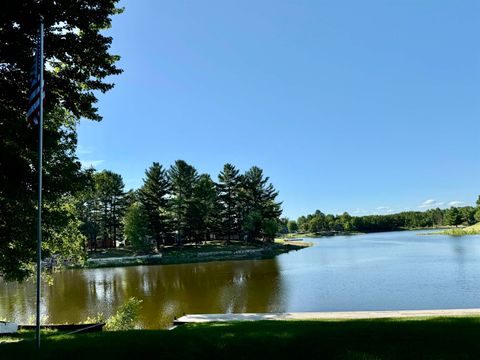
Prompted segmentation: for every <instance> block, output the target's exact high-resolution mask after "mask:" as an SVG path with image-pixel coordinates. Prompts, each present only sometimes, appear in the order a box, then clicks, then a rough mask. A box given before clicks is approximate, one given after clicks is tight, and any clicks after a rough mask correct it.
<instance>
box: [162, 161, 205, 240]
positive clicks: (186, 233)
mask: <svg viewBox="0 0 480 360" xmlns="http://www.w3.org/2000/svg"><path fill="white" fill-rule="evenodd" d="M168 176H169V179H170V184H171V204H172V214H173V219H172V220H173V224H174V227H175V229H176V231H177V237H176V242H177V244H178V245H181V244H183V243H184V242H185V241H188V240H190V239H191V238H192V237H193V235H194V224H193V223H192V222H191V221H190V220H191V219H192V216H193V215H194V212H195V209H194V202H195V199H194V195H195V188H196V185H197V182H198V172H197V170H196V169H195V168H194V167H193V166H192V165H189V164H187V163H186V162H185V161H183V160H177V161H175V164H174V165H172V166H171V167H170V170H169V171H168Z"/></svg>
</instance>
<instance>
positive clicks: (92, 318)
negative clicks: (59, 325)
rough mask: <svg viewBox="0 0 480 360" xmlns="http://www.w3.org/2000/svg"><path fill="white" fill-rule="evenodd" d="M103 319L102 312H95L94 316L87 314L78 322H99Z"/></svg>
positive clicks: (102, 321) (103, 320)
mask: <svg viewBox="0 0 480 360" xmlns="http://www.w3.org/2000/svg"><path fill="white" fill-rule="evenodd" d="M105 321H106V320H105V316H104V315H103V313H97V315H95V316H88V317H87V318H86V319H85V320H84V321H81V322H80V324H99V323H104V322H105Z"/></svg>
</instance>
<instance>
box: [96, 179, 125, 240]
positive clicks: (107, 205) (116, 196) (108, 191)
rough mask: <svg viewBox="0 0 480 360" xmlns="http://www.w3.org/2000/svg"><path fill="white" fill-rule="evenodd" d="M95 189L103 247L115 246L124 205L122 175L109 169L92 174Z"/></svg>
mask: <svg viewBox="0 0 480 360" xmlns="http://www.w3.org/2000/svg"><path fill="white" fill-rule="evenodd" d="M94 179H95V190H96V194H97V197H98V201H99V207H100V209H101V212H102V215H101V233H102V240H103V246H104V247H110V248H113V247H116V241H117V238H118V236H119V235H120V230H121V228H120V226H121V218H122V216H123V213H124V210H125V207H124V205H125V204H124V201H123V200H124V195H125V194H124V187H125V185H124V184H123V180H122V176H121V175H120V174H116V173H114V172H112V171H109V170H104V171H102V172H100V173H97V174H95V175H94Z"/></svg>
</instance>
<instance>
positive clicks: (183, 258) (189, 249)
mask: <svg viewBox="0 0 480 360" xmlns="http://www.w3.org/2000/svg"><path fill="white" fill-rule="evenodd" d="M311 245H312V243H309V242H299V241H295V242H293V241H288V240H287V241H285V240H283V239H276V240H275V242H274V243H269V244H262V245H251V244H244V243H241V242H232V243H231V244H220V243H210V244H202V245H186V246H183V247H181V248H178V247H175V246H171V247H168V248H164V249H162V251H161V253H159V254H141V255H138V254H135V253H134V252H133V251H131V250H129V249H108V250H103V251H98V252H92V253H90V256H89V258H88V259H87V261H86V262H85V264H84V265H83V266H74V267H80V268H88V269H92V268H104V267H117V266H137V265H169V264H190V263H199V262H210V261H228V260H254V259H270V258H273V257H275V256H277V255H280V254H284V253H287V252H290V251H297V250H301V249H303V248H306V247H309V246H311Z"/></svg>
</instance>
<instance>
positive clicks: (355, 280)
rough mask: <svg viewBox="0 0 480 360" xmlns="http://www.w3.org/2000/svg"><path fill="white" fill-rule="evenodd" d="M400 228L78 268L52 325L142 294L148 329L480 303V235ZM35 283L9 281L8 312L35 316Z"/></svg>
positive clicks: (3, 294) (57, 282)
mask: <svg viewBox="0 0 480 360" xmlns="http://www.w3.org/2000/svg"><path fill="white" fill-rule="evenodd" d="M417 233H418V231H417V232H391V233H379V234H368V235H359V236H338V237H329V238H320V239H311V240H312V242H314V244H315V246H313V247H311V248H308V249H304V250H301V251H297V252H292V253H289V254H283V255H281V256H278V257H277V258H276V259H272V260H247V261H225V262H212V263H204V264H184V265H163V266H137V267H125V268H112V269H91V270H69V271H65V272H62V273H59V274H56V275H55V277H54V285H53V286H44V287H43V296H44V298H43V313H44V314H45V315H47V316H48V320H49V322H51V323H64V322H77V321H81V320H84V319H85V318H86V317H87V316H93V315H95V314H97V313H99V312H100V313H103V314H104V315H105V316H109V315H111V314H112V313H113V312H114V311H115V309H116V308H117V307H118V306H119V305H120V304H121V303H122V302H123V301H125V299H127V298H128V297H130V296H135V297H137V298H140V299H142V300H143V308H142V313H141V323H142V326H143V327H145V328H157V327H166V326H169V325H170V324H171V322H172V319H173V317H174V316H180V315H182V314H183V313H190V314H192V313H228V312H281V311H335V310H387V309H438V308H445V309H446V308H473V307H480V236H464V237H449V236H418V235H416V234H417ZM34 304H35V291H34V284H33V283H30V282H27V283H24V284H17V283H7V284H5V283H2V282H0V318H7V319H14V320H15V321H18V322H21V323H23V322H27V321H28V320H29V319H30V318H31V317H32V315H33V314H34V309H35V307H34Z"/></svg>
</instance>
